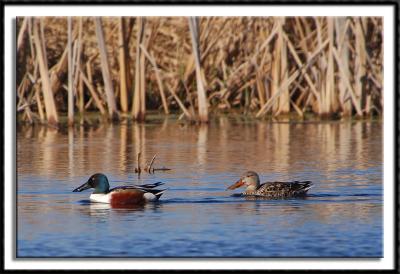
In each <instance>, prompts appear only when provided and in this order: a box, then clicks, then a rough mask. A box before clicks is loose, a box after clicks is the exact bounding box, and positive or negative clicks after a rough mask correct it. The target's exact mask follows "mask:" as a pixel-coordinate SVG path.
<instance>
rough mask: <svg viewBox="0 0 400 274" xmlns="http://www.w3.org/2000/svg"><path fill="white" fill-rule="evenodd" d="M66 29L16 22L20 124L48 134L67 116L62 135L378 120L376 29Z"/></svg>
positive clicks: (237, 23)
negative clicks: (214, 122)
mask: <svg viewBox="0 0 400 274" xmlns="http://www.w3.org/2000/svg"><path fill="white" fill-rule="evenodd" d="M70 19H71V26H70V27H71V28H70V30H69V28H68V23H67V22H68V18H67V17H43V18H33V17H23V18H18V19H17V34H18V35H17V45H16V46H17V111H18V113H19V114H20V115H19V117H20V119H21V120H22V121H27V122H29V123H35V122H40V123H50V124H58V123H59V119H58V117H59V115H63V113H65V112H68V113H69V120H70V123H72V121H73V120H74V119H73V117H75V116H79V117H85V115H87V113H88V112H91V111H99V112H100V113H101V114H102V115H105V116H106V117H108V119H109V120H110V119H111V120H118V119H119V118H121V117H122V118H125V117H127V118H131V119H133V120H136V121H145V120H146V113H147V112H148V111H149V110H150V111H154V110H155V111H157V110H158V111H159V112H160V113H161V112H162V113H164V114H170V113H178V119H182V118H185V119H186V120H190V121H200V122H208V121H209V116H210V115H214V114H217V113H237V112H239V113H245V114H246V115H250V116H252V117H255V118H263V117H279V116H285V115H287V114H289V113H290V114H291V115H292V114H293V115H295V116H298V117H299V118H304V117H305V115H307V113H312V114H314V115H316V116H319V117H345V116H355V117H369V116H371V115H380V114H381V113H382V110H383V96H382V92H383V83H382V78H383V76H382V75H383V61H382V60H383V59H382V58H383V50H382V48H383V45H382V43H383V42H382V41H383V38H382V36H383V33H382V18H379V17H262V18H261V17H252V18H249V17H198V18H187V17H146V18H144V17H139V18H132V17H123V18H122V17H102V18H94V17H72V18H70ZM68 30H69V31H68ZM68 41H70V44H69V43H68ZM130 102H131V103H130Z"/></svg>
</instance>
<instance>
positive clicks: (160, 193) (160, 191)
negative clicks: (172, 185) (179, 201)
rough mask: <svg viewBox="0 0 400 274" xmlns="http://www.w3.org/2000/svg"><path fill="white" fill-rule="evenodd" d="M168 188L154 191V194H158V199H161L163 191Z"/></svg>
mask: <svg viewBox="0 0 400 274" xmlns="http://www.w3.org/2000/svg"><path fill="white" fill-rule="evenodd" d="M166 190H167V189H161V190H158V192H157V193H153V194H154V195H156V197H157V199H160V197H161V195H163V193H164V192H165V191H166Z"/></svg>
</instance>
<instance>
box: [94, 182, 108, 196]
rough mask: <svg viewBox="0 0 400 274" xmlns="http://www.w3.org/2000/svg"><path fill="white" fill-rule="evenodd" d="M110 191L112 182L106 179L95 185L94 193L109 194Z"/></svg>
mask: <svg viewBox="0 0 400 274" xmlns="http://www.w3.org/2000/svg"><path fill="white" fill-rule="evenodd" d="M109 191H110V184H109V183H108V180H107V179H106V180H104V181H102V182H101V183H100V184H98V185H97V186H96V187H95V189H94V191H93V194H107V193H108V192H109Z"/></svg>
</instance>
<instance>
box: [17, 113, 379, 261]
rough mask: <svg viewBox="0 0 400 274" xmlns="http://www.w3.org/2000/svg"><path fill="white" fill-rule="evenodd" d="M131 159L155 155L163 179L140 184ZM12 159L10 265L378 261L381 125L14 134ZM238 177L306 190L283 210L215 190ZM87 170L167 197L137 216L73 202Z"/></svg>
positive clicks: (229, 125)
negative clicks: (155, 185)
mask: <svg viewBox="0 0 400 274" xmlns="http://www.w3.org/2000/svg"><path fill="white" fill-rule="evenodd" d="M138 151H141V152H142V155H143V163H142V167H143V166H144V162H145V161H149V160H150V159H151V157H152V156H153V155H154V154H155V153H157V158H156V161H155V166H156V167H163V166H165V167H168V168H171V169H172V170H171V171H168V172H157V173H155V174H146V173H145V174H142V175H141V178H140V179H138V177H137V174H134V173H133V170H134V167H135V166H136V154H137V152H138ZM17 160H18V164H17V172H18V176H17V180H18V183H17V197H16V198H17V243H16V244H17V246H16V247H17V248H16V251H17V257H382V256H383V244H382V237H383V223H382V214H383V212H382V209H383V196H382V195H383V194H382V190H383V182H382V124H381V123H380V122H361V121H360V122H325V123H269V122H262V121H257V122H242V121H231V120H229V119H224V118H221V119H220V120H217V121H215V122H213V123H211V125H209V126H205V127H204V126H202V127H198V126H187V125H180V124H178V123H175V122H173V121H167V122H166V121H164V122H163V123H155V124H150V125H133V126H126V125H120V126H116V125H105V126H100V127H98V128H89V129H84V128H77V129H75V130H74V131H69V132H64V131H58V132H57V131H55V130H52V129H45V128H19V130H18V150H17ZM246 170H255V171H257V172H258V173H259V174H260V177H261V181H267V180H268V181H271V180H311V181H313V183H314V187H313V188H312V189H311V190H310V191H309V195H308V196H307V197H305V198H297V199H282V200H246V199H245V198H243V197H237V196H235V195H233V194H234V193H238V192H240V190H238V191H225V189H226V187H227V186H229V185H230V184H232V183H233V182H235V181H236V180H237V179H238V177H239V176H240V174H241V173H243V172H244V171H246ZM96 172H103V173H105V174H106V175H107V176H108V178H109V180H110V182H111V185H112V187H114V186H117V185H129V184H132V183H135V184H138V183H151V182H156V181H162V182H164V183H165V186H166V187H168V191H167V192H166V193H165V194H164V195H163V196H162V197H161V199H160V201H159V202H158V203H154V204H146V205H144V206H138V207H135V208H111V207H110V206H109V205H106V204H96V203H90V202H89V200H88V197H89V195H90V190H88V191H85V192H80V193H72V192H71V191H72V190H73V189H74V188H75V187H77V186H79V185H80V184H82V183H83V182H85V181H86V180H87V178H88V177H89V176H90V175H92V174H93V173H96Z"/></svg>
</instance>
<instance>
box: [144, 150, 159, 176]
mask: <svg viewBox="0 0 400 274" xmlns="http://www.w3.org/2000/svg"><path fill="white" fill-rule="evenodd" d="M156 156H157V154H154V156H153V158H152V159H151V161H150V164H148V165H147V166H146V167H145V168H144V170H145V171H147V172H148V173H154V168H153V172H151V167H152V166H153V163H154V160H155V159H156Z"/></svg>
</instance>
